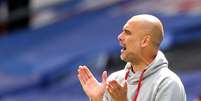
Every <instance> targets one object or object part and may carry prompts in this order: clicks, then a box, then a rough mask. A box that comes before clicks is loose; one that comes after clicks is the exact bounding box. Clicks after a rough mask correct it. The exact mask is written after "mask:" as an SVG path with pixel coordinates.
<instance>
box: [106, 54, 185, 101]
mask: <svg viewBox="0 0 201 101" xmlns="http://www.w3.org/2000/svg"><path fill="white" fill-rule="evenodd" d="M129 67H131V64H130V63H127V64H126V66H125V69H123V70H120V71H117V72H114V73H112V74H111V75H110V76H109V78H108V80H114V79H115V80H116V81H117V82H118V83H119V84H123V83H124V82H125V80H124V77H125V74H126V70H127V68H129ZM140 74H141V72H136V73H133V72H131V71H130V73H129V75H128V91H127V97H128V100H129V101H133V96H134V95H135V93H136V92H135V91H136V88H137V85H138V80H139V77H140ZM103 101H112V99H111V97H110V95H109V93H108V92H107V91H106V92H105V94H104V96H103ZM137 101H186V94H185V90H184V86H183V84H182V82H181V80H180V78H179V77H178V76H177V75H176V74H175V73H174V72H172V71H171V70H170V69H168V61H167V60H166V58H165V56H164V55H163V53H162V52H161V51H158V54H157V56H156V58H155V59H154V60H153V62H152V63H151V64H149V65H148V68H147V70H146V71H145V72H144V75H143V81H142V86H141V88H140V91H139V94H138V97H137Z"/></svg>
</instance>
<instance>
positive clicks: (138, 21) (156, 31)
mask: <svg viewBox="0 0 201 101" xmlns="http://www.w3.org/2000/svg"><path fill="white" fill-rule="evenodd" d="M127 23H130V24H131V25H132V24H135V25H136V26H137V28H138V30H140V31H141V36H144V35H150V36H151V42H152V44H153V46H155V48H159V47H160V43H161V42H162V40H163V37H164V31H163V25H162V23H161V21H160V20H159V19H158V18H156V17H155V16H152V15H148V14H142V15H136V16H133V17H132V18H131V19H129V20H128V22H127ZM135 30H136V29H135Z"/></svg>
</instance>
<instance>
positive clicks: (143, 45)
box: [141, 35, 151, 48]
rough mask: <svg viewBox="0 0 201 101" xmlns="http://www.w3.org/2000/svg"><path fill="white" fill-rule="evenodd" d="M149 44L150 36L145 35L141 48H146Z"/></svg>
mask: <svg viewBox="0 0 201 101" xmlns="http://www.w3.org/2000/svg"><path fill="white" fill-rule="evenodd" d="M150 43H151V36H150V35H145V36H144V37H143V39H142V41H141V47H143V48H144V47H147V46H148V45H150Z"/></svg>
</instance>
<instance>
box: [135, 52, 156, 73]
mask: <svg viewBox="0 0 201 101" xmlns="http://www.w3.org/2000/svg"><path fill="white" fill-rule="evenodd" d="M155 57H156V55H154V56H153V57H151V58H149V59H142V61H141V62H139V63H135V62H133V63H132V62H131V65H132V69H133V71H134V72H137V71H143V70H145V69H147V68H148V67H147V66H148V65H149V64H150V63H151V62H152V61H153V60H154V59H155Z"/></svg>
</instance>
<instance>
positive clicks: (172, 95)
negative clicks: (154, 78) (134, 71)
mask: <svg viewBox="0 0 201 101" xmlns="http://www.w3.org/2000/svg"><path fill="white" fill-rule="evenodd" d="M154 101H186V94H185V90H184V87H183V84H182V83H181V81H180V79H176V78H166V79H164V80H163V81H162V82H161V84H160V86H159V88H158V92H157V94H156V99H155V100H154Z"/></svg>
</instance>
